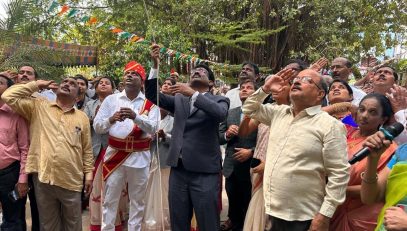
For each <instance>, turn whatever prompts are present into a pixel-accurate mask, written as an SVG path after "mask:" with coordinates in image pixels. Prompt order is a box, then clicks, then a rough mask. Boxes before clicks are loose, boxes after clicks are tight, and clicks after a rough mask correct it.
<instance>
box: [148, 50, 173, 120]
mask: <svg viewBox="0 0 407 231" xmlns="http://www.w3.org/2000/svg"><path fill="white" fill-rule="evenodd" d="M150 55H151V60H152V61H153V67H152V68H151V70H150V74H149V76H148V80H146V82H145V90H146V92H145V93H146V97H147V99H148V100H150V101H151V102H153V103H154V104H155V105H158V104H159V106H160V107H161V108H164V109H165V110H167V111H169V112H171V113H174V96H170V95H165V94H162V93H161V92H159V89H157V88H158V86H157V85H158V84H157V83H158V72H159V71H158V68H159V63H160V46H158V45H157V44H154V45H153V46H152V47H151V52H150ZM157 92H159V93H158V96H159V98H158V99H157Z"/></svg>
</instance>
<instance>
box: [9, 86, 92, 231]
mask: <svg viewBox="0 0 407 231" xmlns="http://www.w3.org/2000/svg"><path fill="white" fill-rule="evenodd" d="M52 83H53V81H45V80H37V81H31V82H29V83H27V84H19V85H16V86H13V87H11V88H9V89H8V90H7V91H6V92H4V93H3V95H2V99H3V100H4V101H5V102H6V103H7V104H8V105H9V106H10V107H11V108H12V109H14V110H15V111H16V112H17V113H18V114H20V115H22V116H23V117H25V118H26V119H27V120H28V121H29V122H30V131H31V132H30V141H31V144H30V148H29V152H28V158H27V164H26V169H25V170H26V172H27V173H33V181H34V188H35V191H36V199H37V202H38V203H37V205H38V211H39V214H40V225H41V230H44V231H48V230H49V231H54V230H75V231H76V230H78V231H79V230H82V221H81V203H80V202H81V191H82V188H83V187H85V192H86V193H89V189H90V185H91V182H92V170H93V164H92V161H93V154H92V145H91V138H90V125H89V119H88V118H87V116H86V114H85V113H83V112H82V111H79V110H77V109H75V108H74V104H75V100H76V98H77V97H78V93H79V87H78V84H77V82H76V80H75V79H73V78H66V79H64V80H63V81H62V83H61V84H60V86H59V87H58V90H57V99H56V102H52V103H51V102H49V101H47V100H44V99H38V98H32V97H30V96H31V95H32V94H33V93H34V92H37V91H38V90H42V89H45V88H52V86H53V85H52ZM61 173H62V174H61ZM84 177H85V183H83V178H84Z"/></svg>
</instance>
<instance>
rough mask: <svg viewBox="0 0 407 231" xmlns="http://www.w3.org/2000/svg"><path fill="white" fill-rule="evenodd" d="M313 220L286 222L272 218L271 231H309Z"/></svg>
mask: <svg viewBox="0 0 407 231" xmlns="http://www.w3.org/2000/svg"><path fill="white" fill-rule="evenodd" d="M311 222H312V220H308V221H286V220H283V219H280V218H277V217H273V216H271V229H270V231H307V230H308V229H309V227H310V226H311Z"/></svg>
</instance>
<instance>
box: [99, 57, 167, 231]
mask: <svg viewBox="0 0 407 231" xmlns="http://www.w3.org/2000/svg"><path fill="white" fill-rule="evenodd" d="M145 78H146V75H145V71H144V68H143V66H141V65H140V64H139V63H137V62H136V61H130V62H129V63H127V65H126V66H125V69H124V77H123V83H124V91H122V92H121V93H117V94H113V95H109V96H108V97H107V98H106V99H105V100H104V101H103V103H102V105H101V106H100V109H99V112H98V114H97V115H96V117H95V119H94V122H93V127H94V128H95V132H96V133H99V134H105V133H109V140H108V147H107V149H106V153H105V156H104V158H103V180H104V181H105V187H104V197H103V198H104V199H103V202H102V209H103V211H102V230H103V231H113V230H115V220H116V214H117V209H118V206H119V199H120V197H121V192H122V189H123V187H125V185H126V183H127V185H128V193H129V199H130V214H129V220H128V230H137V231H140V230H141V222H142V218H143V214H144V207H145V201H144V197H145V194H146V188H147V182H148V175H149V170H150V168H149V166H150V161H151V155H150V143H151V136H152V135H153V134H154V133H156V131H157V127H158V121H159V118H160V112H159V109H158V107H156V106H154V105H153V104H152V103H151V102H150V101H148V100H147V99H146V97H145V96H144V94H143V92H141V87H142V84H143V82H144V80H145Z"/></svg>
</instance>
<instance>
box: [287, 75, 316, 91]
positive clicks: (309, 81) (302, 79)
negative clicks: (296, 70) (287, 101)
mask: <svg viewBox="0 0 407 231" xmlns="http://www.w3.org/2000/svg"><path fill="white" fill-rule="evenodd" d="M296 82H301V83H307V84H314V85H315V86H316V87H317V88H318V89H319V90H321V91H322V89H321V87H320V86H318V84H316V83H315V81H314V80H312V78H311V77H309V76H304V77H295V78H294V79H293V80H292V84H293V83H296Z"/></svg>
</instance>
